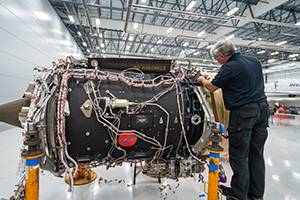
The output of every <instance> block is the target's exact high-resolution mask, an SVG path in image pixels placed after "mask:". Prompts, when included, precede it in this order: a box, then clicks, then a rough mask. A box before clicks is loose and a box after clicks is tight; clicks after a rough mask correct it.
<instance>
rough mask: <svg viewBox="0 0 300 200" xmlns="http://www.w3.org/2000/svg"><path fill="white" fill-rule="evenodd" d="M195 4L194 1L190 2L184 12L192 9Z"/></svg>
mask: <svg viewBox="0 0 300 200" xmlns="http://www.w3.org/2000/svg"><path fill="white" fill-rule="evenodd" d="M195 4H196V1H191V2H190V3H189V5H188V6H187V7H186V10H191V9H192V8H193V7H194V5H195Z"/></svg>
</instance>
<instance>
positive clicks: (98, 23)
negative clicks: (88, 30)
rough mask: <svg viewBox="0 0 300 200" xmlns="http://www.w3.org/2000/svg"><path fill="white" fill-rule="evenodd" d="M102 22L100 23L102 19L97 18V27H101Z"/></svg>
mask: <svg viewBox="0 0 300 200" xmlns="http://www.w3.org/2000/svg"><path fill="white" fill-rule="evenodd" d="M100 24H101V22H100V19H99V18H96V25H97V26H100Z"/></svg>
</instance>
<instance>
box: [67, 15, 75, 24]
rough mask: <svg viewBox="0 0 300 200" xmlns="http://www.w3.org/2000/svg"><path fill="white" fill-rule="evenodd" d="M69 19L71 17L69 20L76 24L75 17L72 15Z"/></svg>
mask: <svg viewBox="0 0 300 200" xmlns="http://www.w3.org/2000/svg"><path fill="white" fill-rule="evenodd" d="M68 17H69V20H70V21H71V22H72V23H74V22H75V19H74V17H73V16H72V15H69V16H68Z"/></svg>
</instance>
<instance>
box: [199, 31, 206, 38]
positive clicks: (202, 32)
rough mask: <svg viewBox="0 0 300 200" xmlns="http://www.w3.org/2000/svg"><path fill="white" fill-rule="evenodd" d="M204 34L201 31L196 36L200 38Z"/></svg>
mask: <svg viewBox="0 0 300 200" xmlns="http://www.w3.org/2000/svg"><path fill="white" fill-rule="evenodd" d="M204 33H205V31H201V32H200V33H198V35H197V36H199V37H200V36H201V35H203V34H204Z"/></svg>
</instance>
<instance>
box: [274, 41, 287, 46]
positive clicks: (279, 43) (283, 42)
mask: <svg viewBox="0 0 300 200" xmlns="http://www.w3.org/2000/svg"><path fill="white" fill-rule="evenodd" d="M286 43H287V41H282V42H278V43H276V45H283V44H286Z"/></svg>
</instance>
